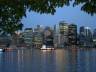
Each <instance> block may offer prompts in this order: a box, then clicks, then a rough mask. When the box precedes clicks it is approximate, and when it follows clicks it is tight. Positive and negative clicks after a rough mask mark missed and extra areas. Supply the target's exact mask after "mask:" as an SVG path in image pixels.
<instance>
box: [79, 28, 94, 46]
mask: <svg viewBox="0 0 96 72" xmlns="http://www.w3.org/2000/svg"><path fill="white" fill-rule="evenodd" d="M79 38H80V46H88V47H89V46H92V32H91V28H90V27H84V26H82V27H80V36H79Z"/></svg>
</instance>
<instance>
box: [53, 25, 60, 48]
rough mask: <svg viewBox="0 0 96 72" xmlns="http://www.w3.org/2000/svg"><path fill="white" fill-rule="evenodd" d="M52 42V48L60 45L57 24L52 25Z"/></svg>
mask: <svg viewBox="0 0 96 72" xmlns="http://www.w3.org/2000/svg"><path fill="white" fill-rule="evenodd" d="M53 38H54V39H53V42H54V48H58V47H60V32H59V25H58V24H57V25H54V33H53Z"/></svg>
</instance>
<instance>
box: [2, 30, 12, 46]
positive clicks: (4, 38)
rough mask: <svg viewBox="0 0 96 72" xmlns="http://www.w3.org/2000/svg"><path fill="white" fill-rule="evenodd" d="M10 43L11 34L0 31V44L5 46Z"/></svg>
mask: <svg viewBox="0 0 96 72" xmlns="http://www.w3.org/2000/svg"><path fill="white" fill-rule="evenodd" d="M10 44H11V36H10V35H8V34H7V33H5V32H3V31H2V32H0V46H2V45H3V46H6V45H10Z"/></svg>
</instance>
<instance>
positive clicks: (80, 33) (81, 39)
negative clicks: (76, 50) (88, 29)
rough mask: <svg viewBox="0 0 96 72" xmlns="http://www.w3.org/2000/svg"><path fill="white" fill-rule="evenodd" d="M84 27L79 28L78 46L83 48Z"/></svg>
mask: <svg viewBox="0 0 96 72" xmlns="http://www.w3.org/2000/svg"><path fill="white" fill-rule="evenodd" d="M85 40H86V39H85V27H84V26H82V27H80V29H79V45H80V46H84V44H85Z"/></svg>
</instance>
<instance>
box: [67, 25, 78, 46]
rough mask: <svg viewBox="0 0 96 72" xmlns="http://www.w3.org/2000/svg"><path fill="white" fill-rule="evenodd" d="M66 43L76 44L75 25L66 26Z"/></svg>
mask: <svg viewBox="0 0 96 72" xmlns="http://www.w3.org/2000/svg"><path fill="white" fill-rule="evenodd" d="M68 43H69V45H76V44H77V25H75V24H70V25H69V26H68Z"/></svg>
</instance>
